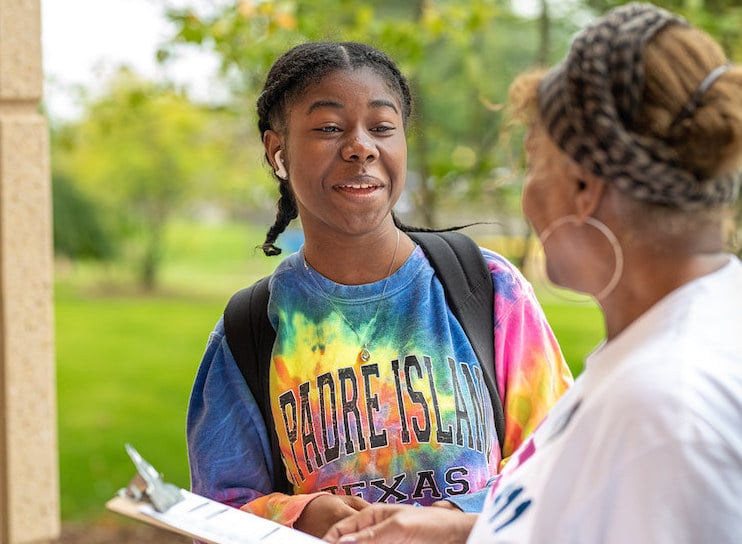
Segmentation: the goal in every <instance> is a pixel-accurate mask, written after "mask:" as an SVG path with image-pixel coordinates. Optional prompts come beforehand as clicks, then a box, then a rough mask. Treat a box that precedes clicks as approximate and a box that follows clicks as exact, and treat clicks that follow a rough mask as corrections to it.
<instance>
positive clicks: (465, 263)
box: [407, 232, 505, 449]
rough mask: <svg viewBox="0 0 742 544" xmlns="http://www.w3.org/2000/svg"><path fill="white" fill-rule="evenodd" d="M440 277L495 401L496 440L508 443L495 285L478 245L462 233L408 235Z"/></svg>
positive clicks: (491, 397)
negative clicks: (499, 377)
mask: <svg viewBox="0 0 742 544" xmlns="http://www.w3.org/2000/svg"><path fill="white" fill-rule="evenodd" d="M407 234H408V235H409V236H410V237H411V238H412V239H413V240H415V241H416V242H417V243H418V244H419V245H420V247H422V249H423V251H424V252H425V254H426V255H427V257H428V259H429V260H430V263H431V264H432V265H433V268H434V269H435V271H436V274H437V275H438V278H439V279H440V281H441V283H442V284H443V290H444V292H445V293H446V299H447V301H448V305H449V307H450V308H451V311H452V312H453V314H454V315H455V316H456V319H458V321H459V323H461V327H462V328H463V329H464V332H465V333H466V336H467V338H468V339H469V341H470V342H471V345H472V348H474V353H475V354H476V356H477V359H479V363H480V366H481V367H482V373H483V375H484V381H485V384H486V385H487V390H488V391H489V394H490V399H491V400H492V411H493V416H494V418H495V430H496V432H497V440H498V441H499V444H500V449H502V444H503V442H504V440H505V414H504V411H503V405H502V399H501V398H500V393H499V392H498V390H497V380H496V379H495V341H494V331H495V322H494V312H493V308H494V302H493V301H494V295H495V293H494V286H493V284H492V276H491V275H490V271H489V268H488V267H487V263H486V262H485V260H484V257H483V256H482V251H481V250H480V248H479V246H478V245H477V244H476V243H475V242H474V240H472V239H471V238H469V237H468V236H466V235H465V234H462V233H460V232H408V233H407Z"/></svg>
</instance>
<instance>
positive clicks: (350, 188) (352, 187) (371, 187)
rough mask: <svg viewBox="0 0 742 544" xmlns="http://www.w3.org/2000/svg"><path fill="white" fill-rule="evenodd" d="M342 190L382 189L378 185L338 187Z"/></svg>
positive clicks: (363, 184)
mask: <svg viewBox="0 0 742 544" xmlns="http://www.w3.org/2000/svg"><path fill="white" fill-rule="evenodd" d="M336 187H337V188H338V189H341V190H362V189H377V188H379V187H381V185H379V184H378V183H344V184H342V185H337V186H336Z"/></svg>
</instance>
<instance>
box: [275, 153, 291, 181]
mask: <svg viewBox="0 0 742 544" xmlns="http://www.w3.org/2000/svg"><path fill="white" fill-rule="evenodd" d="M281 153H282V151H281V150H280V149H279V150H278V151H276V154H275V155H274V156H273V158H274V159H276V164H277V165H278V167H277V168H276V175H277V176H278V177H279V178H281V179H288V177H289V173H288V172H287V171H286V166H284V164H283V159H282V158H281Z"/></svg>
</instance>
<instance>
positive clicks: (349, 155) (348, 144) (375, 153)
mask: <svg viewBox="0 0 742 544" xmlns="http://www.w3.org/2000/svg"><path fill="white" fill-rule="evenodd" d="M341 153H342V156H343V159H344V160H346V161H359V162H361V163H366V162H370V161H373V160H376V159H377V158H378V157H379V149H378V148H377V147H376V142H374V139H373V137H372V136H371V135H370V134H368V133H367V132H366V131H365V130H360V129H359V130H354V131H349V132H348V137H347V139H346V141H345V142H344V143H343V148H342V151H341Z"/></svg>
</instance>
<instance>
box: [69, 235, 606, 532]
mask: <svg viewBox="0 0 742 544" xmlns="http://www.w3.org/2000/svg"><path fill="white" fill-rule="evenodd" d="M262 235H263V229H250V228H247V227H243V226H235V225H224V226H208V227H198V228H195V227H194V226H192V225H184V224H180V225H175V226H174V228H173V229H171V230H170V231H169V233H168V242H169V243H170V246H169V250H168V252H167V255H166V257H167V259H166V261H165V268H164V270H163V276H162V280H163V288H162V289H161V290H160V291H158V293H155V294H150V295H146V296H145V295H142V294H141V293H138V292H137V290H136V289H133V288H132V287H131V278H132V276H131V274H129V273H128V271H127V269H126V268H127V267H126V266H125V265H122V264H117V265H110V266H108V267H106V268H100V267H95V266H90V265H75V266H73V267H70V266H66V267H63V268H60V270H59V273H58V275H57V283H56V295H55V297H56V300H55V305H56V349H57V382H58V403H59V450H60V479H61V482H60V483H61V507H62V517H63V519H64V520H65V521H90V520H93V519H95V518H97V517H100V516H102V515H104V512H105V511H104V507H103V505H104V503H105V502H106V501H107V500H108V499H109V498H110V497H112V496H113V495H114V493H115V492H116V490H118V489H119V488H121V487H123V486H125V485H126V484H127V483H128V482H129V480H130V479H131V477H132V476H133V475H134V467H133V465H132V464H131V462H130V460H129V458H128V456H127V455H126V452H125V450H124V443H126V442H129V443H131V444H132V445H133V446H134V447H135V448H137V449H138V450H139V452H140V453H141V454H142V455H143V456H144V458H145V459H147V460H148V461H150V462H151V463H152V464H153V465H154V466H155V467H156V468H157V469H158V470H160V471H161V472H162V473H163V474H164V475H165V477H166V479H167V480H169V481H172V482H173V483H175V484H178V485H180V486H183V487H186V486H187V485H188V467H187V457H186V449H185V411H186V405H187V401H188V395H189V393H190V388H191V384H192V382H193V378H194V375H195V372H196V368H197V365H198V362H199V361H200V358H201V355H202V353H203V349H204V347H205V345H206V341H207V338H208V334H209V332H210V331H211V329H212V327H213V325H214V323H215V322H216V320H217V319H218V318H219V316H220V314H221V312H222V310H223V308H224V304H225V303H226V300H227V298H228V297H229V295H230V294H231V293H233V292H234V291H235V290H237V289H239V288H240V287H243V286H245V285H248V284H249V283H251V282H252V281H254V280H255V279H257V278H258V277H261V276H263V275H265V274H268V273H270V271H271V270H272V269H273V268H274V267H275V266H276V264H277V263H278V262H279V261H280V257H278V258H273V259H269V258H266V257H264V256H262V255H258V254H256V253H254V252H253V251H252V248H253V247H254V246H255V245H257V244H259V243H260V242H261V241H262ZM279 242H280V240H279ZM286 249H287V250H288V249H289V248H288V247H287V248H286ZM543 300H544V309H545V312H546V315H547V317H548V318H549V320H550V322H551V323H552V326H553V328H554V331H555V333H556V335H557V338H558V339H559V341H560V344H561V345H562V349H563V351H564V353H565V356H566V358H567V361H568V362H569V364H570V366H571V368H572V369H573V372H574V373H575V374H577V373H579V371H580V370H581V368H582V360H583V358H584V356H585V354H586V353H588V352H589V351H590V350H591V349H592V348H593V347H595V345H596V344H597V342H598V341H599V340H600V338H601V337H602V334H603V332H602V331H603V328H602V318H601V316H600V313H599V311H598V309H597V308H596V307H595V306H592V305H587V306H585V305H582V306H574V305H569V304H566V303H564V302H563V301H561V300H560V299H558V298H556V299H555V298H553V297H552V298H549V297H546V296H545V297H543Z"/></svg>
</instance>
